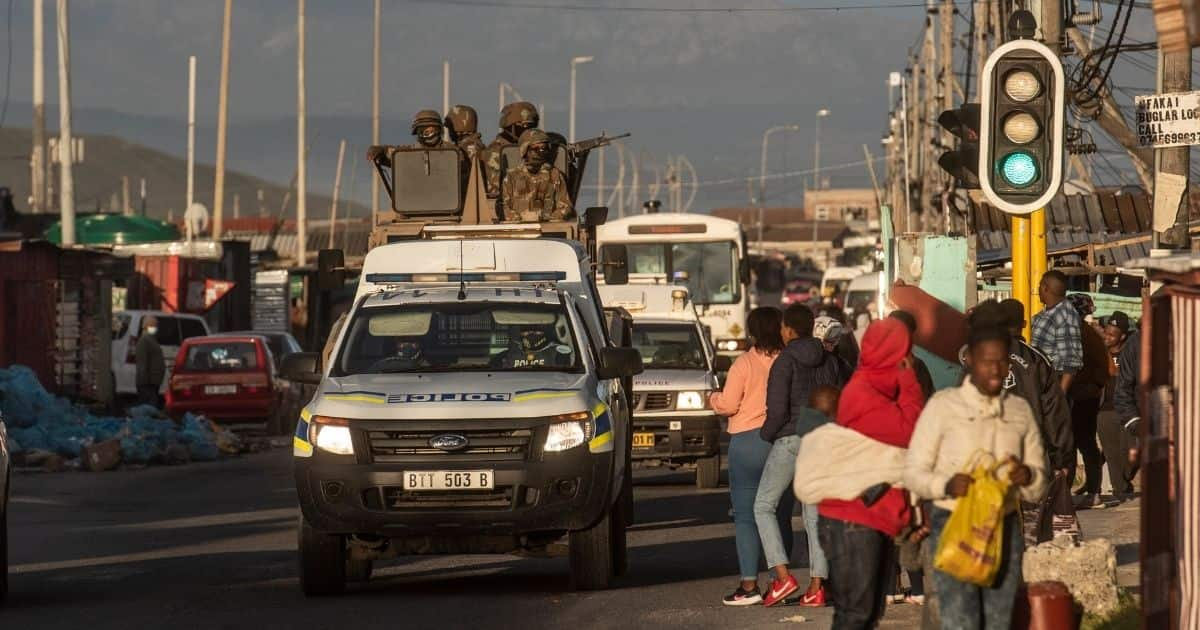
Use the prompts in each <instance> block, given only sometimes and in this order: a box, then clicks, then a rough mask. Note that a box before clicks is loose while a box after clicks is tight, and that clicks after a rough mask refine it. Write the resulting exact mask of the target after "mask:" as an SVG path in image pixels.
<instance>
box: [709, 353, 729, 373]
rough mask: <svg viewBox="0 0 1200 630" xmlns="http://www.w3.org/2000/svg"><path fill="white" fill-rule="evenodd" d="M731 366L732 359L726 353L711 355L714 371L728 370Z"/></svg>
mask: <svg viewBox="0 0 1200 630" xmlns="http://www.w3.org/2000/svg"><path fill="white" fill-rule="evenodd" d="M732 367H733V359H732V358H731V357H730V356H729V355H727V354H718V355H717V356H715V357H713V371H714V372H728V371H729V369H730V368H732Z"/></svg>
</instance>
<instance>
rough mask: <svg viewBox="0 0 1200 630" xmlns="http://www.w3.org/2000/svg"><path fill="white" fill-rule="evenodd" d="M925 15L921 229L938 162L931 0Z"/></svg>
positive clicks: (924, 223)
mask: <svg viewBox="0 0 1200 630" xmlns="http://www.w3.org/2000/svg"><path fill="white" fill-rule="evenodd" d="M925 7H926V9H925V10H926V15H925V46H924V50H923V52H922V55H923V61H924V64H923V65H924V68H923V70H922V73H923V74H924V77H923V79H922V81H923V82H924V85H923V87H924V88H925V90H924V94H923V96H922V97H921V99H922V105H923V109H924V111H923V112H922V114H921V117H920V120H921V139H922V140H921V160H920V165H921V196H920V197H919V198H918V201H919V203H918V204H917V207H918V208H919V209H920V214H919V215H918V217H919V218H920V223H919V226H920V227H919V228H918V229H920V230H924V229H925V228H926V226H927V224H928V221H927V220H926V219H927V216H928V210H930V208H929V205H928V204H929V198H930V196H931V195H932V194H933V192H934V190H936V189H937V180H938V174H937V171H938V170H939V169H937V168H934V167H933V165H934V164H935V163H936V162H937V158H936V157H935V156H934V150H935V147H934V143H935V142H937V139H938V126H937V125H934V124H933V121H934V120H935V119H937V107H938V102H939V101H938V98H937V47H936V46H935V45H934V35H933V16H934V15H936V14H937V5H936V4H934V0H927V1H926V4H925Z"/></svg>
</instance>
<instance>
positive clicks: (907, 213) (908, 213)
mask: <svg viewBox="0 0 1200 630" xmlns="http://www.w3.org/2000/svg"><path fill="white" fill-rule="evenodd" d="M900 98H901V100H902V101H903V103H902V106H901V110H902V111H903V112H904V121H903V122H904V125H903V126H904V231H905V232H912V190H911V189H910V188H909V187H910V186H912V170H911V166H910V160H911V157H912V152H911V150H910V149H909V146H908V134H909V131H908V127H909V121H910V120H912V118H910V116H911V114H912V110H911V109H909V105H908V80H907V79H904V78H903V76H902V81H901V83H900Z"/></svg>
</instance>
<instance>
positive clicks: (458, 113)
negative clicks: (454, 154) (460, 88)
mask: <svg viewBox="0 0 1200 630" xmlns="http://www.w3.org/2000/svg"><path fill="white" fill-rule="evenodd" d="M445 124H446V129H447V130H449V132H450V141H451V142H453V143H454V144H456V145H458V148H460V149H462V151H463V153H464V154H466V156H467V159H468V160H469V159H471V158H473V157H475V156H477V155H479V154H480V153H482V152H483V151H484V150H485V149H486V148H487V147H486V146H484V144H483V139H482V138H481V137H480V136H479V131H478V127H479V114H477V113H475V108H474V107H471V106H469V105H455V106H454V107H451V108H450V113H449V114H446V120H445Z"/></svg>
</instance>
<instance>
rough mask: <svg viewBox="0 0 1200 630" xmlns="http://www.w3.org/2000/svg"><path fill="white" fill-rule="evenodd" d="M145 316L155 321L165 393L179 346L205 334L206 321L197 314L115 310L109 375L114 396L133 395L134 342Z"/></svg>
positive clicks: (134, 371) (135, 375)
mask: <svg viewBox="0 0 1200 630" xmlns="http://www.w3.org/2000/svg"><path fill="white" fill-rule="evenodd" d="M149 316H153V317H154V318H155V319H156V320H158V332H157V333H155V335H154V337H155V338H156V339H158V345H160V346H162V350H163V361H164V362H165V363H166V365H167V378H165V379H163V389H164V391H165V389H166V386H167V382H168V381H169V380H170V375H171V369H172V366H174V365H175V355H176V353H178V352H179V345H180V344H182V343H183V342H184V340H186V339H191V338H193V337H203V336H205V335H208V334H209V329H208V322H206V321H204V318H202V317H200V316H199V315H188V314H185V313H167V312H165V311H117V312H116V313H114V314H113V337H112V339H113V341H112V372H113V388H114V391H115V392H116V393H117V395H128V396H133V395H136V394H137V383H136V379H137V358H136V354H135V353H136V350H137V341H138V336H139V335H141V334H142V321H143V320H144V319H145V318H146V317H149Z"/></svg>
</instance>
